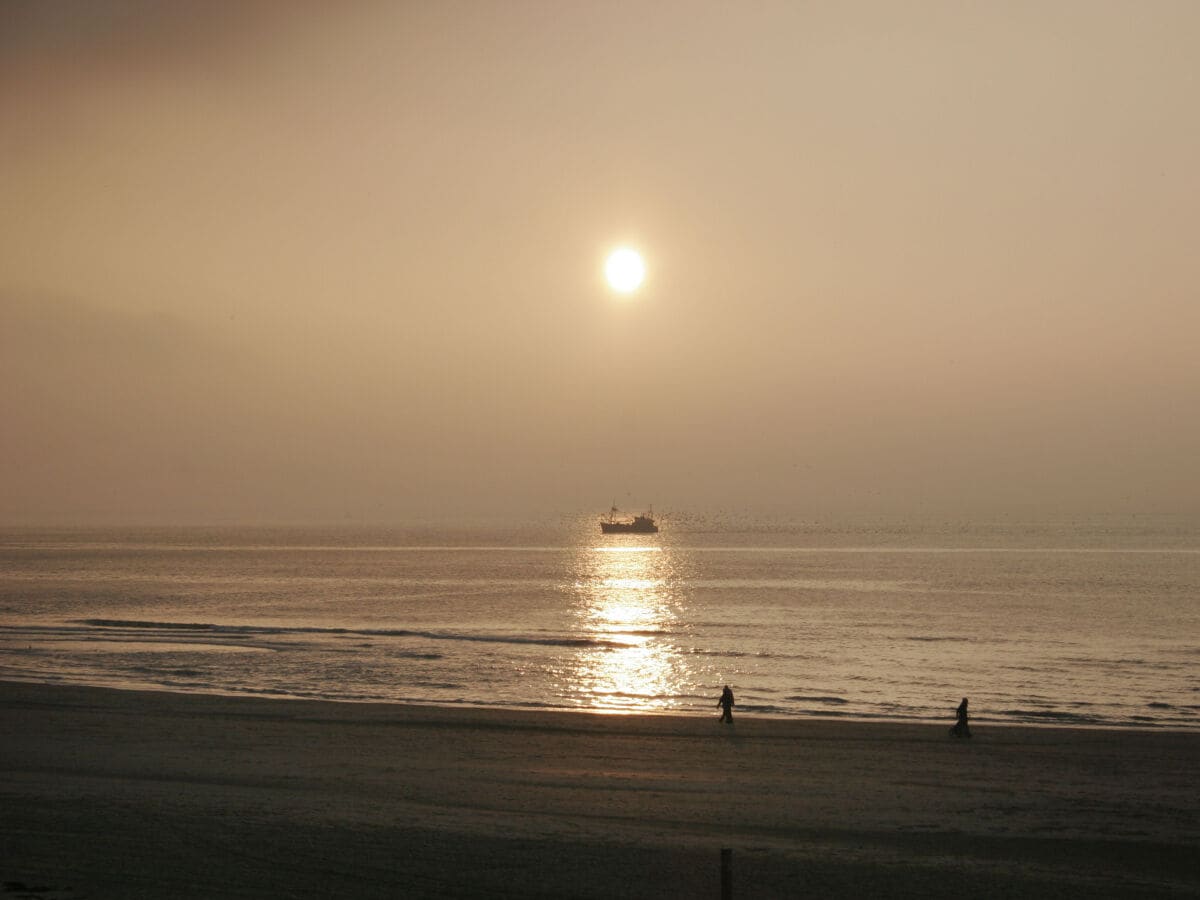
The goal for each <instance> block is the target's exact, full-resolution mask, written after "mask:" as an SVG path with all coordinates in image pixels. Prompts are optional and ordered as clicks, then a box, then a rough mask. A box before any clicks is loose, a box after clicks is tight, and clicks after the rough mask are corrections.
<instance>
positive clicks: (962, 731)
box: [950, 697, 971, 738]
mask: <svg viewBox="0 0 1200 900" xmlns="http://www.w3.org/2000/svg"><path fill="white" fill-rule="evenodd" d="M954 715H955V718H957V719H958V721H957V722H955V723H954V727H953V728H951V729H950V733H951V734H952V735H954V736H955V737H968V738H969V737H970V736H971V726H970V725H968V724H967V698H966V697H963V699H962V703H960V704H958V709H957V710H955V713H954Z"/></svg>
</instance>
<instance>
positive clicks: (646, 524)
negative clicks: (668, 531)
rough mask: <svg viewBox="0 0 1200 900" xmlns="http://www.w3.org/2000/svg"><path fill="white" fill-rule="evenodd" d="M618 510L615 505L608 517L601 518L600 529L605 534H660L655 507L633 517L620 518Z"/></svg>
mask: <svg viewBox="0 0 1200 900" xmlns="http://www.w3.org/2000/svg"><path fill="white" fill-rule="evenodd" d="M618 512H619V510H618V509H617V508H616V506H614V507H613V508H612V509H610V510H609V511H608V518H607V519H601V520H600V530H601V531H602V532H603V533H604V534H658V525H657V524H655V522H654V510H653V508H651V509H650V511H649V512H646V513H643V514H642V515H640V516H634V517H633V518H632V519H618V518H617V513H618Z"/></svg>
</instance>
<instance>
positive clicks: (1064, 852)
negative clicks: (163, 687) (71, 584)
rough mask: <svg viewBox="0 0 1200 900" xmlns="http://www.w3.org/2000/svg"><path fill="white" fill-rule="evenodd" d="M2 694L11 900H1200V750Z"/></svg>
mask: <svg viewBox="0 0 1200 900" xmlns="http://www.w3.org/2000/svg"><path fill="white" fill-rule="evenodd" d="M715 713H716V710H715V709H714V710H713V711H712V714H711V715H707V714H706V715H694V716H672V717H628V716H598V715H583V714H572V713H524V712H520V713H506V712H499V711H491V710H487V711H483V710H467V709H440V708H427V707H415V706H401V705H359V704H335V703H318V702H303V701H277V700H260V699H245V698H226V697H199V696H187V695H180V694H165V693H159V694H155V693H136V692H123V691H112V690H103V689H95V688H78V687H64V686H56V687H52V686H41V685H29V684H12V683H7V684H6V683H0V717H2V718H0V726H2V728H3V739H2V742H0V841H2V844H0V881H3V882H6V883H7V884H6V885H4V888H5V891H6V892H4V893H0V897H7V896H13V897H17V896H22V895H26V896H37V897H43V898H53V897H60V898H67V897H74V898H80V897H89V898H105V897H120V898H129V897H155V898H163V897H320V896H329V897H406V896H411V897H422V896H435V897H714V898H715V897H720V896H721V879H720V849H721V848H722V847H729V848H732V850H733V857H732V858H733V867H732V868H733V888H734V892H733V893H734V896H735V897H738V898H749V897H827V896H851V895H854V896H864V897H866V896H913V897H916V896H921V897H928V896H944V897H950V896H954V897H961V896H983V897H1011V896H1028V897H1045V896H1073V897H1084V896H1188V895H1190V896H1197V895H1200V810H1198V807H1200V735H1196V734H1171V733H1153V732H1130V731H1088V730H1068V729H1033V728H1029V729H1025V728H988V727H986V726H979V727H978V729H977V734H976V737H975V739H974V740H973V741H971V742H957V741H952V740H950V739H949V738H948V737H947V735H946V727H947V726H948V725H949V723H946V726H942V725H910V724H864V723H851V722H826V721H820V722H818V721H811V722H798V721H790V720H789V721H781V720H755V719H754V718H753V717H751V716H741V717H739V719H738V721H737V723H736V724H735V725H734V726H732V727H728V726H722V725H720V724H718V722H717V721H716V715H715Z"/></svg>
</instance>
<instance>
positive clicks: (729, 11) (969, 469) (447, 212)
mask: <svg viewBox="0 0 1200 900" xmlns="http://www.w3.org/2000/svg"><path fill="white" fill-rule="evenodd" d="M1198 46H1200V4H1196V3H1194V2H1190V0H1189V2H1165V0H1159V2H1154V0H1152V2H1146V3H1136V2H1128V3H1123V2H1102V0H1095V2H1090V0H1089V2H1084V0H1081V2H1059V3H1053V2H1052V3H1032V2H1031V3H963V2H946V3H934V2H915V3H893V2H878V3H873V2H862V3H851V4H843V3H825V4H807V3H800V2H784V3H779V4H771V3H762V4H737V3H715V4H704V3H629V4H619V3H588V4H585V3H550V2H547V3H484V2H480V3H442V2H439V3H380V4H371V3H357V4H324V3H309V4H303V3H302V4H289V5H279V4H270V3H262V4H255V3H200V2H163V3H153V2H105V0H88V2H79V3H55V2H49V3H34V2H28V3H24V2H8V3H5V4H4V5H3V6H0V316H2V318H0V326H2V330H0V415H2V427H3V433H2V435H0V522H4V523H12V524H19V523H62V524H71V523H84V522H86V523H93V522H106V521H111V522H130V523H135V522H298V521H342V520H344V519H346V518H349V519H351V520H356V521H372V522H404V521H410V520H416V519H426V518H429V517H458V516H462V517H494V516H498V515H507V514H511V515H512V516H513V517H514V518H521V519H525V518H530V517H541V516H557V515H569V514H574V513H577V512H580V511H589V512H590V511H595V512H597V513H598V512H600V511H602V510H604V509H606V508H607V506H608V505H609V503H610V502H611V501H612V500H613V499H614V497H615V498H616V499H617V501H618V503H620V504H622V505H630V506H632V507H634V508H637V507H640V506H643V505H645V504H649V503H653V504H654V506H655V508H656V510H667V511H671V510H678V511H689V512H693V513H696V514H716V513H717V512H718V511H726V512H733V513H739V514H741V513H745V514H748V515H755V514H759V513H761V514H764V515H765V514H771V515H782V516H789V517H794V518H797V519H802V520H803V519H825V518H831V517H834V518H836V517H838V516H861V515H887V516H900V517H904V516H910V515H911V516H918V515H919V516H927V515H945V516H950V517H956V518H990V517H993V516H997V515H1000V516H1012V515H1016V516H1025V515H1036V516H1044V517H1061V516H1074V515H1087V514H1093V513H1113V514H1119V515H1127V514H1134V513H1136V514H1144V513H1197V512H1200V478H1197V473H1196V460H1197V459H1198V458H1200V416H1198V415H1197V406H1198V404H1197V398H1198V397H1200V390H1198V389H1200V353H1198V352H1197V343H1198V340H1197V339H1198V338H1200V314H1198V312H1197V299H1198V297H1197V294H1198V286H1200V254H1198V253H1197V249H1196V248H1197V236H1198V235H1200V166H1198V165H1197V160H1200V79H1198V74H1200V55H1198V54H1197V52H1196V48H1197V47H1198ZM619 243H627V244H631V245H633V246H636V247H638V248H639V249H640V250H641V252H642V253H643V255H644V257H645V259H646V264H647V269H648V276H647V280H646V282H645V284H644V285H643V287H642V289H641V290H640V291H638V292H637V293H636V294H634V295H633V296H632V297H631V298H620V297H618V296H617V295H615V294H614V293H613V292H612V291H610V290H609V289H608V288H607V287H606V285H605V284H604V281H603V271H602V270H603V261H604V256H605V254H606V253H607V251H608V250H609V249H611V248H612V247H614V246H616V245H617V244H619Z"/></svg>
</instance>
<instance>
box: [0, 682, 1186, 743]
mask: <svg viewBox="0 0 1200 900" xmlns="http://www.w3.org/2000/svg"><path fill="white" fill-rule="evenodd" d="M4 684H13V685H41V686H44V687H49V688H59V687H61V688H81V689H94V690H97V691H118V692H123V693H131V694H168V695H172V696H188V697H212V698H225V699H229V700H238V699H246V700H267V701H279V702H283V703H329V704H335V705H338V704H347V705H352V706H380V707H400V708H405V709H430V710H435V709H446V710H453V709H461V710H478V711H494V712H496V713H500V714H512V713H531V714H540V713H545V714H547V715H557V714H563V715H581V716H599V717H602V718H611V717H623V716H626V717H630V718H651V719H653V718H664V719H697V720H700V721H704V720H706V719H707V718H708V716H709V712H708V710H705V709H681V708H680V709H673V710H672V709H661V710H640V709H602V708H582V707H567V706H529V705H522V704H512V705H505V704H501V703H492V704H489V703H479V702H471V701H463V702H461V703H449V702H447V703H437V702H433V701H428V700H403V699H401V700H381V699H375V698H372V699H358V698H354V697H344V698H335V697H303V696H299V695H295V694H268V693H255V692H252V691H244V692H237V693H227V692H221V691H197V690H193V689H184V688H180V689H173V688H169V687H161V686H160V687H151V686H136V685H130V686H124V687H123V686H119V685H111V684H95V683H84V682H68V681H43V680H38V679H34V678H29V679H25V678H20V677H13V676H7V677H5V676H0V685H4ZM713 710H714V711H713V712H712V715H713V716H714V717H715V716H716V715H717V713H716V711H715V710H716V707H715V706H714V707H713ZM737 718H738V721H743V720H754V721H761V722H780V723H789V722H790V723H804V722H843V723H848V724H861V725H881V726H886V725H914V726H924V727H934V728H936V727H945V728H947V729H949V727H950V726H951V725H953V724H954V718H953V716H952V715H947V716H945V717H943V718H937V719H933V718H929V719H916V718H902V717H896V718H885V717H874V718H872V717H869V716H855V715H852V714H844V715H837V714H830V713H814V714H811V715H781V714H778V713H760V712H756V711H753V707H747V706H741V707H738V708H737ZM971 727H972V729H978V728H985V729H988V730H991V729H994V728H1001V729H1025V728H1028V729H1036V730H1045V729H1048V730H1063V731H1112V732H1133V733H1142V732H1145V733H1147V734H1191V735H1196V736H1198V737H1200V723H1198V724H1197V725H1196V726H1194V727H1190V726H1183V725H1177V724H1167V725H1155V724H1153V723H1149V722H1147V723H1136V724H1120V723H1111V724H1109V723H1096V722H1013V721H1004V720H1000V719H992V718H988V717H987V716H986V715H984V716H976V715H973V716H972V717H971Z"/></svg>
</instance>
